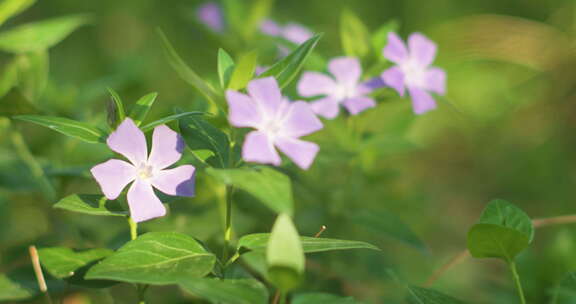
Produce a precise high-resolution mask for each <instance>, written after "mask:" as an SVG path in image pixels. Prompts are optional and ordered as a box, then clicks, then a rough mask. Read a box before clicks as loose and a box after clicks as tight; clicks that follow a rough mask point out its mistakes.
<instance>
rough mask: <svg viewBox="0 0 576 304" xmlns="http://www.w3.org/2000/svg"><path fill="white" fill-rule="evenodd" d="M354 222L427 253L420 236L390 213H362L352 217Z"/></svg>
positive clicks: (380, 211) (373, 211) (376, 211)
mask: <svg viewBox="0 0 576 304" xmlns="http://www.w3.org/2000/svg"><path fill="white" fill-rule="evenodd" d="M352 220H353V221H354V222H355V223H357V224H358V225H362V226H365V227H366V228H368V229H370V230H372V231H374V232H376V233H382V234H384V235H387V236H388V237H391V238H393V239H396V240H398V241H401V242H403V243H405V244H407V245H409V246H412V247H414V248H416V249H418V250H420V251H422V252H426V251H427V249H426V245H425V244H424V242H422V240H420V238H419V237H418V235H416V233H414V231H412V229H410V227H409V226H408V225H407V224H406V223H405V222H404V221H402V219H400V218H399V217H398V216H396V215H394V214H392V213H390V212H388V211H384V210H369V211H368V210H366V211H360V212H358V213H356V214H354V215H353V216H352Z"/></svg>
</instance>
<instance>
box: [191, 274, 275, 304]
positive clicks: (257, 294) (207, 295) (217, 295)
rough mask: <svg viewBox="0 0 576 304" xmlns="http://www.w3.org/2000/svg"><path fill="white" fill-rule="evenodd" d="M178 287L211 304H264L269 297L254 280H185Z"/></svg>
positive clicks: (265, 290)
mask: <svg viewBox="0 0 576 304" xmlns="http://www.w3.org/2000/svg"><path fill="white" fill-rule="evenodd" d="M180 286H182V288H183V289H184V290H186V291H188V292H190V293H191V294H193V295H196V296H198V297H200V298H202V299H206V300H209V301H210V302H212V303H229V304H266V303H268V297H269V295H268V290H267V289H266V287H265V286H264V285H262V283H260V282H259V281H257V280H254V279H227V280H221V279H217V278H200V279H186V280H183V281H181V282H180Z"/></svg>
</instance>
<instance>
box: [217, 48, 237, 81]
mask: <svg viewBox="0 0 576 304" xmlns="http://www.w3.org/2000/svg"><path fill="white" fill-rule="evenodd" d="M234 67H235V65H234V60H233V59H232V57H230V55H228V53H226V51H225V50H223V49H218V78H219V79H220V87H221V88H222V89H223V90H225V89H226V88H228V84H229V83H230V77H232V73H233V72H234Z"/></svg>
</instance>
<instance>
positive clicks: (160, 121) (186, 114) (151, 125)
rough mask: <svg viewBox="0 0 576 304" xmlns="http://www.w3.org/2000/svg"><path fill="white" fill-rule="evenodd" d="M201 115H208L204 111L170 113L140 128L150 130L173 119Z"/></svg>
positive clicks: (145, 130) (143, 130) (144, 130)
mask: <svg viewBox="0 0 576 304" xmlns="http://www.w3.org/2000/svg"><path fill="white" fill-rule="evenodd" d="M201 115H206V113H204V112H183V113H178V114H174V115H169V116H166V117H163V118H160V119H158V120H155V121H153V122H151V123H149V124H146V125H144V126H143V127H141V128H140V129H141V130H142V132H148V131H150V130H152V129H154V127H156V126H159V125H163V124H167V123H169V122H171V121H175V120H178V119H181V118H185V117H189V116H201Z"/></svg>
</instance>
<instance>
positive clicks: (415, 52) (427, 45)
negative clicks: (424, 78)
mask: <svg viewBox="0 0 576 304" xmlns="http://www.w3.org/2000/svg"><path fill="white" fill-rule="evenodd" d="M408 47H409V48H410V57H411V58H412V60H415V61H416V62H417V63H419V64H420V65H422V66H429V65H430V64H431V63H432V61H434V57H436V44H435V43H434V42H432V40H430V39H428V38H426V37H425V36H424V35H422V34H420V33H414V34H412V35H410V37H408Z"/></svg>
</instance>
